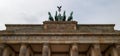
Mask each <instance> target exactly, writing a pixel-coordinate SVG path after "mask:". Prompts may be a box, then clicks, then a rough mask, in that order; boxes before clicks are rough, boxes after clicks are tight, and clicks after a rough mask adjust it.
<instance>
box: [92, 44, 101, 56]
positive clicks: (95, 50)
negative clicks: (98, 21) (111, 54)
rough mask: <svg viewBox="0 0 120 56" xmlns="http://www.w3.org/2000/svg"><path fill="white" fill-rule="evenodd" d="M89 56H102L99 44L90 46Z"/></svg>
mask: <svg viewBox="0 0 120 56" xmlns="http://www.w3.org/2000/svg"><path fill="white" fill-rule="evenodd" d="M91 56H102V54H101V50H100V45H99V44H94V45H92V47H91Z"/></svg>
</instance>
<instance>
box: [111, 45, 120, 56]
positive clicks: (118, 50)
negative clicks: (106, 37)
mask: <svg viewBox="0 0 120 56" xmlns="http://www.w3.org/2000/svg"><path fill="white" fill-rule="evenodd" d="M111 52H112V56H119V53H120V45H114V46H113V47H112V49H111Z"/></svg>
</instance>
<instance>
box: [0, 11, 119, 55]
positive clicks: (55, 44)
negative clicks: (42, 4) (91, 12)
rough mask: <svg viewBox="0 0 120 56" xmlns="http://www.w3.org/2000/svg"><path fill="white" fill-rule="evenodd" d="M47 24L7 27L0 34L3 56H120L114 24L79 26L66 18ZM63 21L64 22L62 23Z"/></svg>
mask: <svg viewBox="0 0 120 56" xmlns="http://www.w3.org/2000/svg"><path fill="white" fill-rule="evenodd" d="M48 14H49V21H44V22H43V24H6V25H5V26H6V30H2V31H0V56H120V31H117V30H114V26H115V25H114V24H78V23H77V21H73V20H72V14H73V12H71V14H70V17H68V20H67V21H66V16H65V12H64V15H63V16H61V14H60V13H59V15H58V16H57V12H56V17H55V19H53V17H52V16H51V13H50V12H49V13H48ZM61 19H62V20H61Z"/></svg>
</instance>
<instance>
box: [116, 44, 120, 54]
mask: <svg viewBox="0 0 120 56" xmlns="http://www.w3.org/2000/svg"><path fill="white" fill-rule="evenodd" d="M116 48H117V52H118V56H120V44H117V45H116Z"/></svg>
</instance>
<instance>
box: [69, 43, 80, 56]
mask: <svg viewBox="0 0 120 56" xmlns="http://www.w3.org/2000/svg"><path fill="white" fill-rule="evenodd" d="M70 56H79V51H78V46H77V44H73V45H72V47H71V50H70Z"/></svg>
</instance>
